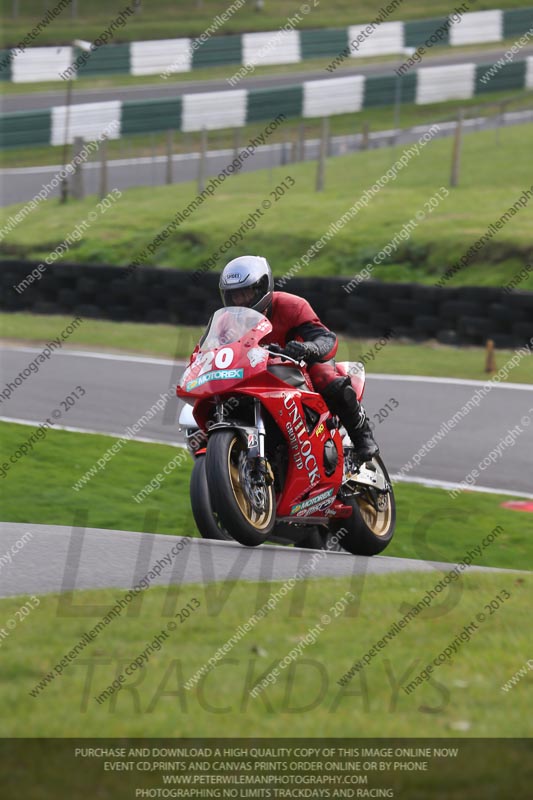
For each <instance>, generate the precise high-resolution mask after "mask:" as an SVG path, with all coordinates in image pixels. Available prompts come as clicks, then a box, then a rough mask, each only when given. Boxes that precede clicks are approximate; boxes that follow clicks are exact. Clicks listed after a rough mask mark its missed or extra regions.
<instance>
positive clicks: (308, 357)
mask: <svg viewBox="0 0 533 800" xmlns="http://www.w3.org/2000/svg"><path fill="white" fill-rule="evenodd" d="M285 353H286V354H287V355H288V356H290V357H291V358H294V359H296V360H297V361H313V360H316V359H317V358H319V357H320V348H319V346H318V345H317V344H315V343H314V342H287V344H286V345H285Z"/></svg>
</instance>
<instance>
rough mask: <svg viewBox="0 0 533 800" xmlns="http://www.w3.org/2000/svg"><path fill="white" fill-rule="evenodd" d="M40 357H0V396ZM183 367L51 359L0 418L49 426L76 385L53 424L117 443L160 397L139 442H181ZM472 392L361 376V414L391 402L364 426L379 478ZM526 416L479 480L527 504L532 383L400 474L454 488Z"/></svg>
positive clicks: (8, 350)
mask: <svg viewBox="0 0 533 800" xmlns="http://www.w3.org/2000/svg"><path fill="white" fill-rule="evenodd" d="M177 335H178V334H177ZM191 349H192V348H191ZM41 350H42V348H39V347H35V348H34V347H30V348H28V347H20V348H12V347H3V348H2V349H0V372H1V374H2V376H3V378H2V385H1V386H0V391H2V389H3V388H4V385H5V384H7V382H8V381H13V379H14V378H15V377H16V376H17V375H18V374H19V373H20V372H21V371H22V370H23V369H24V368H25V367H26V366H27V365H28V363H29V362H31V361H32V360H33V359H34V358H35V357H36V355H37V354H38V353H39V352H41ZM498 366H499V367H501V366H503V364H501V363H499V364H498ZM183 367H184V364H183V361H178V362H174V361H171V360H165V359H156V358H142V357H137V356H126V355H113V354H107V353H105V354H104V353H91V352H88V351H87V352H83V351H79V350H77V351H72V350H71V351H68V350H66V349H63V350H62V351H58V350H56V351H55V353H54V355H52V357H51V358H50V360H49V361H47V362H46V363H45V364H43V365H42V366H41V367H40V370H39V372H38V373H36V374H35V373H32V374H31V375H30V377H29V378H27V379H26V380H25V381H24V383H22V385H20V386H19V387H18V388H17V389H16V391H15V392H14V393H13V394H12V395H11V397H10V398H9V400H7V401H6V400H2V401H1V403H0V419H1V418H4V419H5V418H11V419H17V420H24V421H28V422H32V423H35V424H36V425H37V424H39V423H40V422H42V421H43V420H44V419H46V418H47V417H50V415H51V412H52V410H53V409H55V408H57V407H58V406H59V404H60V401H61V400H62V399H63V398H64V397H65V396H66V395H68V394H69V393H70V392H71V391H72V390H73V389H74V388H75V387H76V386H78V385H81V386H82V387H83V388H85V390H86V394H85V396H84V397H83V398H82V399H81V400H79V401H78V403H77V404H76V405H75V406H74V407H73V408H71V409H70V410H69V411H68V413H67V414H65V415H64V417H62V418H61V420H60V421H59V423H58V424H60V425H65V426H69V427H76V428H80V429H83V430H88V431H100V432H103V433H110V434H117V435H119V436H120V435H122V434H123V433H124V431H125V429H126V428H127V427H128V425H132V424H133V423H134V422H136V421H137V420H138V419H140V417H142V415H143V414H144V413H145V411H146V410H147V409H149V408H150V407H151V406H152V405H153V404H154V403H155V402H157V400H158V399H159V397H160V396H161V394H164V393H168V394H169V395H170V397H169V399H168V401H167V405H166V408H165V409H164V410H163V411H161V412H159V413H158V414H157V416H156V417H155V418H154V419H153V420H151V421H150V422H149V423H148V424H147V425H146V426H145V427H143V430H142V431H141V432H140V434H139V436H141V437H143V438H148V439H154V440H157V441H162V442H168V443H169V444H176V443H182V442H183V437H182V435H181V434H180V433H179V431H178V426H177V423H176V420H177V417H178V415H179V408H181V403H178V400H177V398H176V397H175V395H174V390H175V386H176V383H178V381H179V377H180V375H181V373H182V372H183ZM510 380H512V371H511V373H510ZM479 386H480V384H479V383H478V382H477V381H460V380H455V381H452V380H450V379H439V378H437V379H435V378H433V379H432V378H410V377H408V376H407V377H406V376H399V375H370V376H369V377H368V382H367V389H366V393H365V407H366V409H367V411H368V413H369V415H372V414H375V413H377V411H378V410H379V409H380V408H382V407H383V406H384V404H385V403H386V402H387V401H388V400H389V399H390V398H394V399H395V400H396V401H397V402H398V403H399V406H398V407H397V408H395V409H394V411H392V412H390V413H389V417H388V419H385V421H384V422H382V423H379V422H378V420H377V419H375V418H372V417H371V418H372V419H373V421H374V423H375V424H376V428H375V435H376V438H377V440H378V443H379V445H380V447H381V453H382V455H383V457H384V459H385V463H386V464H387V466H388V468H389V471H390V472H391V473H397V472H398V471H399V470H400V469H401V468H402V467H403V466H404V465H405V464H406V463H407V462H408V461H409V459H411V458H412V456H413V455H414V454H415V453H416V452H417V451H418V450H419V448H420V447H421V446H422V445H423V444H425V443H426V442H427V441H428V440H429V439H431V437H432V436H434V435H435V434H436V433H437V431H438V430H439V428H440V426H441V424H442V423H443V422H444V421H445V420H448V419H450V417H452V416H453V415H454V414H455V413H456V412H457V411H458V410H459V409H460V408H462V406H463V405H464V404H465V403H466V402H467V401H468V400H469V399H470V398H471V397H472V395H473V394H474V392H475V391H476V389H478V388H479ZM528 413H529V415H530V417H531V427H529V429H528V427H527V425H525V426H523V427H524V433H523V434H522V435H521V436H519V437H518V438H517V439H516V440H515V443H514V445H513V446H512V447H508V448H506V449H504V450H503V452H502V455H501V458H500V459H499V461H498V462H497V463H496V464H494V465H490V466H489V467H488V468H487V469H485V470H484V471H483V485H485V486H488V487H493V488H494V489H499V490H501V491H503V492H510V493H531V494H532V496H533V475H532V474H531V452H533V384H512V385H507V386H502V385H497V384H495V385H494V388H493V389H492V391H491V392H490V393H489V394H488V395H487V396H486V397H485V398H484V399H483V400H482V401H481V403H480V405H479V407H478V408H477V409H473V410H472V411H471V412H470V414H469V415H468V416H467V417H466V418H465V419H463V420H462V421H461V422H460V424H459V425H457V427H456V428H454V429H453V430H452V431H450V433H449V434H448V435H447V436H446V437H445V438H444V439H442V441H440V442H439V443H438V447H435V448H434V449H432V450H431V451H430V452H429V453H428V455H426V456H425V457H424V458H422V460H421V462H420V465H419V466H418V467H413V469H412V471H410V472H409V477H417V478H425V479H428V478H429V479H433V480H441V481H451V482H460V481H462V480H463V479H464V477H465V476H466V475H467V474H468V473H469V472H470V471H471V469H473V468H475V467H477V465H478V463H479V462H480V461H482V460H483V458H485V456H487V454H488V453H489V452H490V451H491V450H492V448H494V447H496V446H497V445H498V443H499V442H500V440H501V439H502V438H503V437H505V435H506V434H507V432H508V431H509V429H512V428H513V427H514V426H515V425H520V420H521V418H522V417H524V416H525V415H527V414H528Z"/></svg>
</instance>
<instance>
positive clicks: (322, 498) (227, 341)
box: [176, 306, 396, 556]
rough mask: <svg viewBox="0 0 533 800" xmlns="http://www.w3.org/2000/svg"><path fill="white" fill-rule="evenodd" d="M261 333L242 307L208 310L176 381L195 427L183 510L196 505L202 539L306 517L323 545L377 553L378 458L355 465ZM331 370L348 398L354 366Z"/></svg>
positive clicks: (346, 443)
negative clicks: (346, 384)
mask: <svg viewBox="0 0 533 800" xmlns="http://www.w3.org/2000/svg"><path fill="white" fill-rule="evenodd" d="M271 331H272V324H271V323H270V321H269V320H268V319H267V318H266V317H265V316H264V315H263V314H260V313H259V312H257V311H255V310H253V309H249V308H246V307H241V306H239V307H227V308H222V309H219V310H218V311H217V312H215V314H214V315H213V316H212V318H211V320H210V323H209V325H208V328H207V330H206V332H205V334H204V336H203V337H202V339H201V341H200V343H199V347H198V349H197V351H195V356H194V357H193V360H192V361H191V363H190V364H189V366H188V367H187V369H186V370H185V372H184V373H183V376H182V378H181V381H180V384H179V386H178V387H177V390H176V391H177V395H178V396H179V397H180V398H181V399H183V400H184V401H185V402H186V403H188V404H190V405H191V406H192V414H193V418H194V421H195V422H196V424H197V426H198V429H199V430H200V431H201V432H202V433H203V434H204V435H205V441H203V442H202V443H201V446H200V447H198V448H197V451H196V454H195V455H196V461H195V467H194V470H193V478H192V480H191V502H192V506H193V513H194V515H195V519H196V521H197V523H198V519H197V513H196V512H198V516H199V517H202V519H201V520H200V522H201V524H202V526H204V527H205V528H206V529H207V526H208V522H209V521H208V518H209V520H210V523H209V524H210V525H211V532H212V533H216V535H215V537H214V538H229V539H234V540H236V541H238V542H240V543H241V544H243V545H246V546H251V547H255V546H257V545H260V544H262V543H263V542H265V541H266V540H267V539H272V538H273V536H275V535H276V532H279V530H280V526H283V529H284V530H285V531H287V530H289V531H295V532H297V531H298V530H300V531H301V530H302V528H304V529H305V528H307V530H309V528H310V526H312V527H314V528H316V530H317V531H318V536H319V541H320V543H321V545H322V546H324V547H328V541H330V540H331V541H334V542H337V543H339V545H340V546H341V547H342V548H343V549H344V550H347V551H348V552H350V553H353V554H354V555H367V556H370V555H375V554H377V553H380V552H382V551H383V550H384V549H385V547H387V545H388V544H389V542H390V541H391V539H392V537H393V535H394V528H395V522H396V503H395V499H394V491H393V488H392V485H391V482H390V478H389V475H388V472H387V469H386V467H385V464H384V463H383V460H382V458H381V457H380V456H379V455H378V456H375V457H374V458H373V459H372V460H371V461H369V462H367V463H364V464H361V463H359V460H358V458H357V454H356V453H355V451H354V448H353V445H352V443H351V440H350V439H349V437H348V435H347V434H346V431H345V430H344V429H343V428H342V426H341V424H340V421H339V419H338V418H337V417H336V416H334V415H333V414H332V413H331V412H330V411H329V409H328V407H327V405H326V403H325V401H324V399H323V398H322V396H321V395H320V394H318V393H317V392H315V391H314V389H313V386H312V384H311V381H310V378H309V375H308V373H307V371H306V368H305V364H304V363H303V362H298V361H296V360H295V359H293V358H290V357H289V356H288V355H286V354H285V353H284V351H283V349H282V348H280V347H279V346H278V345H273V344H270V345H266V344H261V340H262V339H264V337H265V336H267V335H268V334H269V333H270V332H271ZM337 369H338V371H339V373H340V374H343V375H348V376H349V377H350V380H351V382H352V385H353V387H354V390H355V392H356V394H357V397H358V399H359V400H360V399H361V398H362V396H363V393H364V387H365V372H364V367H363V365H362V364H358V363H352V362H341V363H339V364H337ZM191 431H192V427H191V428H188V430H187V436H188V437H189V436H192V435H193V434H192V433H191ZM199 450H201V451H202V452H201V453H198V451H199ZM195 473H196V474H195ZM195 509H196V512H195ZM213 522H214V523H215V524H216V527H217V529H218V531H217V532H215V531H213V529H212V524H213ZM199 528H200V525H199ZM200 531H201V532H202V529H201V528H200ZM328 549H329V548H328Z"/></svg>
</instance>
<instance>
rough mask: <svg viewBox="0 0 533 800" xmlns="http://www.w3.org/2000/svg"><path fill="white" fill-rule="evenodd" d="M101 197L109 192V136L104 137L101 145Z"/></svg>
mask: <svg viewBox="0 0 533 800" xmlns="http://www.w3.org/2000/svg"><path fill="white" fill-rule="evenodd" d="M99 194H100V199H101V200H103V198H104V197H105V196H106V194H107V136H103V137H102V143H101V145H100V192H99Z"/></svg>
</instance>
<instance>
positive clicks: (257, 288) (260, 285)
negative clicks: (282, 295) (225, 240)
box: [219, 256, 274, 314]
mask: <svg viewBox="0 0 533 800" xmlns="http://www.w3.org/2000/svg"><path fill="white" fill-rule="evenodd" d="M219 286H220V295H221V297H222V302H223V303H224V305H225V306H247V307H248V308H253V309H255V311H259V312H260V313H261V314H266V313H267V312H268V310H269V307H270V305H271V303H272V296H273V294H274V278H273V277H272V270H271V269H270V265H269V263H268V261H267V260H266V258H263V257H262V256H239V257H238V258H234V259H233V261H230V262H229V263H228V264H226V266H225V267H224V269H223V270H222V275H221V276H220V284H219Z"/></svg>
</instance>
